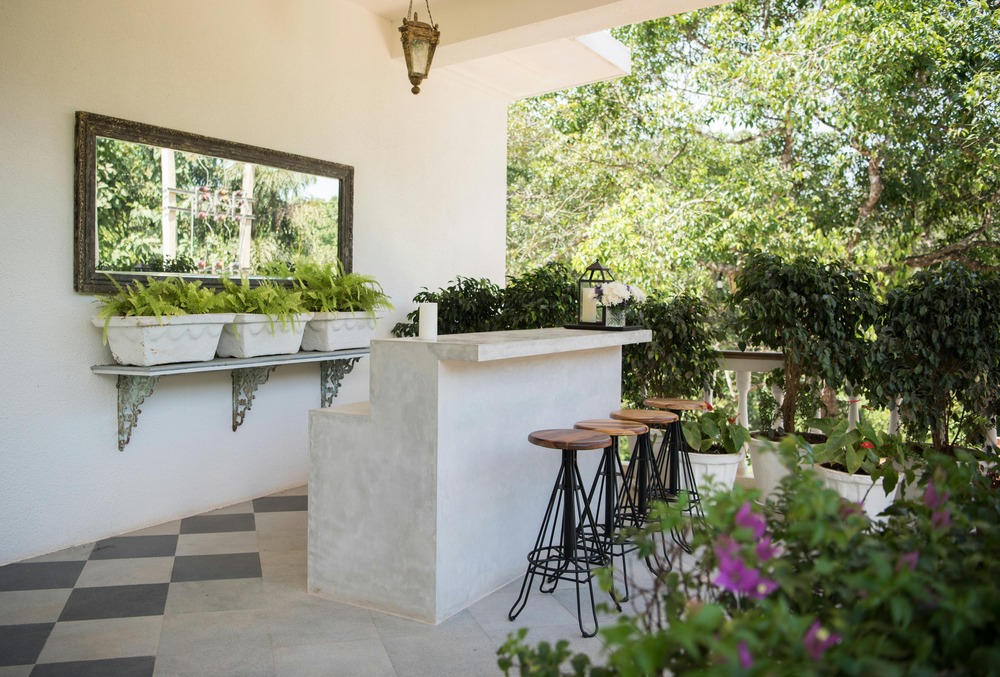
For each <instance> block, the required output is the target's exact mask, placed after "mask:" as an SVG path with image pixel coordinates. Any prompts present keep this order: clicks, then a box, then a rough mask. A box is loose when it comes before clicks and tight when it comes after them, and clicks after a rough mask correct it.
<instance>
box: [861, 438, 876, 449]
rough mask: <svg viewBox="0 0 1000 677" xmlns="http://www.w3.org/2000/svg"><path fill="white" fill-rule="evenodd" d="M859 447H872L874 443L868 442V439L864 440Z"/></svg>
mask: <svg viewBox="0 0 1000 677" xmlns="http://www.w3.org/2000/svg"><path fill="white" fill-rule="evenodd" d="M861 448H862V449H874V448H875V445H874V444H872V443H871V442H869V441H868V440H865V441H864V442H862V443H861Z"/></svg>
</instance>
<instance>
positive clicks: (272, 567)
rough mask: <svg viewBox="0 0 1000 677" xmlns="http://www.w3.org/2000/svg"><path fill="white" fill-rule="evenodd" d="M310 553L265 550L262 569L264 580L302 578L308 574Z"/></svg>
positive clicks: (261, 557)
mask: <svg viewBox="0 0 1000 677" xmlns="http://www.w3.org/2000/svg"><path fill="white" fill-rule="evenodd" d="M308 559H309V553H308V552H307V551H305V550H264V551H262V552H261V553H260V568H261V571H262V572H263V574H264V578H276V577H282V578H288V577H293V578H301V577H304V576H305V574H306V568H307V562H308Z"/></svg>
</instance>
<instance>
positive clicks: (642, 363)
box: [622, 295, 719, 404]
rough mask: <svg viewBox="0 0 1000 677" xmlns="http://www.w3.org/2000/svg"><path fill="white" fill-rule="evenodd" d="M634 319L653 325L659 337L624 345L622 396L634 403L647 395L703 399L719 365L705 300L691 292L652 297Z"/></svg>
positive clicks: (650, 326) (645, 325) (655, 335)
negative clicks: (657, 297) (665, 296)
mask: <svg viewBox="0 0 1000 677" xmlns="http://www.w3.org/2000/svg"><path fill="white" fill-rule="evenodd" d="M634 321H635V323H636V324H639V325H642V326H644V327H646V328H647V329H651V330H652V332H653V340H652V341H651V342H649V343H639V344H633V345H628V346H623V347H622V362H623V364H622V399H623V400H625V401H626V402H631V403H633V404H639V403H641V402H642V401H643V400H644V399H646V398H647V397H694V398H697V399H700V398H701V397H702V393H703V391H704V390H705V388H708V387H710V386H711V385H712V377H713V375H714V373H715V371H716V370H717V369H718V368H719V363H718V356H717V355H716V353H715V347H714V343H715V337H716V336H715V330H714V329H713V328H712V327H711V326H710V325H709V322H708V308H707V307H706V305H705V303H704V302H703V301H701V300H700V299H698V298H695V297H694V296H688V295H682V296H678V297H676V298H673V299H670V300H662V299H649V300H647V301H646V303H645V304H644V305H642V306H641V307H640V308H639V309H638V310H637V311H636V314H635V320H634Z"/></svg>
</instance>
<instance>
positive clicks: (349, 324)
mask: <svg viewBox="0 0 1000 677" xmlns="http://www.w3.org/2000/svg"><path fill="white" fill-rule="evenodd" d="M383 317H385V314H384V313H379V314H376V316H375V317H374V318H373V317H372V316H371V315H369V314H368V313H344V312H334V313H313V316H312V319H311V320H309V322H308V323H307V324H306V330H305V333H304V334H303V336H302V350H316V351H324V352H326V351H330V350H346V349H348V348H367V347H368V346H369V345H371V341H372V337H373V336H374V335H375V322H376V320H377V319H382V318H383Z"/></svg>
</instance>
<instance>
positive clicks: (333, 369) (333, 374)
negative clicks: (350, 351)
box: [319, 357, 361, 407]
mask: <svg viewBox="0 0 1000 677" xmlns="http://www.w3.org/2000/svg"><path fill="white" fill-rule="evenodd" d="M360 361H361V358H360V357H352V358H349V359H346V360H330V361H329V362H320V363H319V401H320V406H321V407H329V406H331V405H333V398H335V397H336V396H337V393H338V392H339V391H340V384H341V383H342V382H343V380H344V377H345V376H347V375H348V374H350V373H351V370H353V369H354V365H356V364H357V363H358V362H360Z"/></svg>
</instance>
